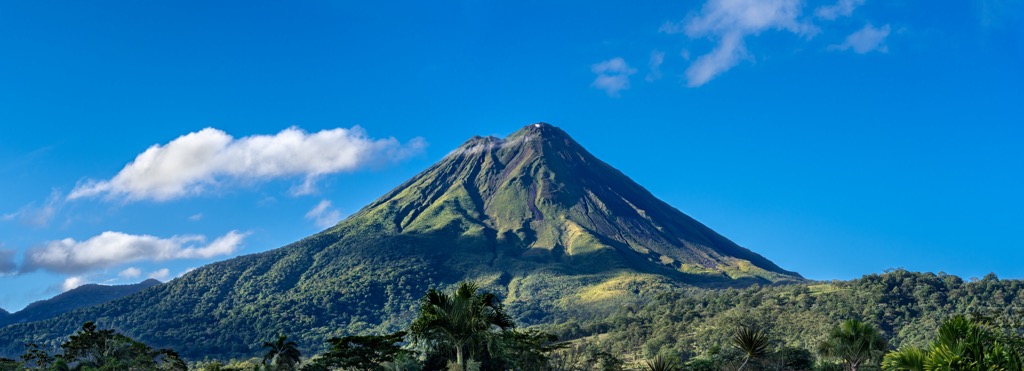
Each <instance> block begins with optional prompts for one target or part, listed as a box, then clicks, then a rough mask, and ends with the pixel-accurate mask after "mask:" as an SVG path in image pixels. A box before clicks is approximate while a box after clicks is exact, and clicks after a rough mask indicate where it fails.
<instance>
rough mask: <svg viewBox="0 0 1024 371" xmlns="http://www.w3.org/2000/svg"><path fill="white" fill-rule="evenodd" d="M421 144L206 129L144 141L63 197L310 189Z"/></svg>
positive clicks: (356, 130) (341, 133) (328, 133)
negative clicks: (130, 156) (132, 154)
mask: <svg viewBox="0 0 1024 371" xmlns="http://www.w3.org/2000/svg"><path fill="white" fill-rule="evenodd" d="M425 146H426V143H425V141H424V140H423V139H422V138H415V139H413V140H411V141H409V142H407V143H405V144H402V143H400V142H399V141H398V140H397V139H395V138H386V139H374V138H370V137H368V136H367V135H366V132H365V131H364V130H363V129H362V128H360V127H358V126H357V127H353V128H351V129H342V128H338V129H332V130H323V131H319V132H316V133H306V132H305V131H303V130H302V129H299V128H296V127H291V128H288V129H285V130H283V131H281V132H280V133H277V134H275V135H253V136H248V137H242V138H237V139H236V138H234V137H232V136H231V135H228V134H227V133H225V132H224V131H221V130H218V129H214V128H206V129H203V130H200V131H198V132H193V133H189V134H186V135H183V136H180V137H178V138H177V139H174V140H172V141H170V142H169V143H167V144H164V145H160V144H157V145H153V146H151V147H149V149H147V150H146V151H145V152H143V153H141V154H139V155H138V156H137V157H136V158H135V160H134V161H132V162H131V163H129V164H127V165H125V167H124V168H123V169H121V171H120V172H118V173H117V175H115V176H114V177H113V178H111V179H109V180H87V181H85V182H83V183H80V184H79V185H78V186H77V187H75V189H74V190H72V191H71V193H70V194H69V195H68V197H67V198H68V199H69V200H74V199H79V198H89V197H105V198H107V199H121V200H125V201H139V200H155V201H167V200H173V199H178V198H183V197H189V196H195V195H199V194H203V193H206V192H207V191H210V190H212V189H216V188H218V187H221V186H224V185H232V184H247V183H253V182H260V181H267V180H271V179H275V178H290V177H301V178H304V182H303V184H304V185H303V186H302V187H301V188H302V189H304V190H307V191H308V190H310V189H313V183H314V182H315V181H316V179H317V178H318V177H321V176H323V175H326V174H334V173H339V172H345V171H353V170H357V169H360V168H363V167H366V166H373V165H380V164H385V163H389V162H393V161H398V160H402V159H405V158H407V157H409V156H412V155H415V154H417V153H420V152H421V151H422V149H423V148H424V147H425ZM300 191H301V190H300ZM296 193H301V192H296Z"/></svg>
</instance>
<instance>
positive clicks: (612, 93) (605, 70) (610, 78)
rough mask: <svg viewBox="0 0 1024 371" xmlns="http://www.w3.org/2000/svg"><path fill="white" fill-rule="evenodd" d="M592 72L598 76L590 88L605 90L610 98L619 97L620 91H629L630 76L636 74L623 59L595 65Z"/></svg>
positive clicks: (614, 59)
mask: <svg viewBox="0 0 1024 371" xmlns="http://www.w3.org/2000/svg"><path fill="white" fill-rule="evenodd" d="M590 70H591V71H592V72H594V73H595V74H597V77H596V78H594V82H593V83H591V84H590V86H592V87H594V88H596V89H600V90H604V91H605V93H608V96H609V97H618V96H619V92H620V91H622V90H626V89H629V76H631V75H633V74H635V73H636V69H635V68H632V67H629V65H628V64H626V61H625V60H624V59H622V58H621V57H615V58H612V59H609V60H606V61H604V62H601V63H598V64H595V65H593V66H591V67H590Z"/></svg>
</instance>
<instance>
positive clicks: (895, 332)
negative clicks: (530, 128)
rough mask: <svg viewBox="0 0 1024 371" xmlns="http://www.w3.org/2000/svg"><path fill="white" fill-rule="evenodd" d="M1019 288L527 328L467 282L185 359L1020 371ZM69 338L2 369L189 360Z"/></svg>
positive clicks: (812, 291)
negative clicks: (224, 355)
mask: <svg viewBox="0 0 1024 371" xmlns="http://www.w3.org/2000/svg"><path fill="white" fill-rule="evenodd" d="M638 287H644V286H638ZM1022 290H1024V282H1022V281H1017V280H1000V279H998V278H997V277H996V276H995V275H991V274H990V275H988V276H986V277H984V278H982V279H971V280H970V281H964V280H963V279H961V278H959V277H956V276H952V275H945V274H932V273H914V272H908V271H905V270H893V271H889V272H886V273H884V274H872V275H868V276H864V277H862V278H860V279H857V280H852V281H833V282H829V283H821V282H818V283H806V284H789V285H779V286H764V287H761V286H752V287H748V288H742V289H722V290H707V289H696V288H687V289H677V290H666V292H660V293H652V294H651V295H650V296H649V297H650V299H649V300H647V301H646V303H641V304H627V305H623V306H621V307H620V308H618V309H617V310H615V311H614V312H613V313H612V314H611V315H610V316H600V317H597V316H594V317H577V316H573V317H564V318H551V319H552V321H551V322H550V323H548V324H542V325H535V326H529V327H525V328H524V327H517V326H516V323H515V321H514V319H513V316H512V315H510V313H509V311H508V310H507V309H506V308H505V307H504V306H503V305H502V300H501V298H500V297H498V296H497V295H495V294H493V293H490V292H488V291H487V290H486V289H485V288H477V287H476V286H475V285H474V284H462V285H460V286H458V287H456V288H454V289H453V290H452V291H451V292H448V291H435V290H433V289H431V290H429V291H428V292H427V293H426V295H424V296H423V297H422V298H421V299H420V300H419V307H418V308H416V309H415V310H414V311H413V312H412V313H410V318H413V320H412V321H411V322H410V323H408V324H407V325H406V326H405V328H404V329H403V330H402V331H398V332H393V333H384V334H355V333H353V334H348V335H346V336H341V337H334V338H331V339H330V340H329V341H327V342H326V343H325V344H323V347H321V348H317V349H301V348H300V347H299V346H298V344H296V343H295V342H292V341H290V340H289V338H288V336H295V335H296V334H281V336H280V337H277V338H273V339H266V340H267V341H266V342H264V343H263V344H262V345H263V347H262V350H261V351H260V352H258V353H257V354H251V355H250V356H249V357H250V358H244V357H243V358H242V359H234V360H226V359H221V360H215V359H210V358H206V359H189V360H187V361H190V362H191V363H189V368H192V369H202V370H245V369H248V370H307V371H317V370H336V369H352V370H384V369H389V370H419V369H428V370H436V369H449V370H503V369H515V370H583V369H605V370H620V369H645V370H682V369H687V370H725V369H729V370H731V369H741V368H742V369H746V370H757V369H760V370H812V369H813V370H834V369H843V368H845V369H848V370H851V371H852V370H857V369H861V370H870V369H879V368H882V369H886V370H938V369H945V370H960V369H964V370H968V369H970V370H973V369H992V370H996V369H1010V370H1019V369H1021V363H1020V357H1021V354H1022V352H1024V341H1022V339H1024V320H1022V319H1024V317H1022V316H1021V313H1020V312H1019V308H1021V305H1022V304H1024V295H1021V294H1022ZM580 313H583V312H580ZM69 335H71V334H69ZM66 339H67V340H65V342H64V343H63V344H61V345H60V346H59V347H53V346H49V347H48V346H46V345H39V344H34V343H32V344H23V347H22V348H23V351H24V354H23V355H22V356H21V357H20V358H19V359H18V360H13V359H8V360H4V361H3V363H0V369H80V370H89V369H103V370H121V369H124V370H129V369H131V370H134V369H170V370H177V369H184V368H185V367H186V366H185V362H184V361H182V360H180V359H179V357H178V354H177V353H175V352H174V351H172V350H168V349H160V350H155V349H153V348H150V347H149V346H147V345H145V344H142V343H139V342H137V341H135V340H132V339H131V338H129V337H127V336H124V335H121V334H119V333H116V332H114V331H113V330H97V329H96V326H95V325H94V324H92V323H86V324H85V325H84V326H83V327H82V328H81V329H80V330H78V331H77V332H75V334H74V335H71V336H70V337H68V338H66ZM83 339H86V340H83ZM89 339H91V340H89ZM87 340H88V341H87ZM850 344H856V346H851V345H850ZM226 346H229V345H226ZM83 348H84V350H83ZM118 349H120V351H118ZM124 349H136V350H138V352H141V353H138V354H142V356H140V357H135V358H132V359H133V360H125V359H121V358H118V357H119V356H118V354H133V353H132V352H131V351H128V352H125V351H124ZM75 352H78V353H75ZM119 352H120V353H119ZM83 354H84V356H83ZM76 357H77V358H76ZM83 357H84V358H83ZM103 362H108V363H109V365H107V364H105V363H103ZM132 362H142V363H139V364H142V365H143V366H131V365H132V364H133V363H132ZM943 365H945V366H943ZM943 367H944V368H943Z"/></svg>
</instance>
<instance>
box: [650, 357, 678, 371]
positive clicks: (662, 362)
mask: <svg viewBox="0 0 1024 371" xmlns="http://www.w3.org/2000/svg"><path fill="white" fill-rule="evenodd" d="M644 370H645V371H679V370H680V367H679V363H678V362H677V361H676V360H675V359H672V358H670V357H666V356H663V355H660V354H659V355H657V356H655V357H654V359H649V360H646V361H644Z"/></svg>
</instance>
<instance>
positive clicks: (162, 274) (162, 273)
mask: <svg viewBox="0 0 1024 371" xmlns="http://www.w3.org/2000/svg"><path fill="white" fill-rule="evenodd" d="M170 276H171V270H170V269H167V268H163V269H159V270H156V271H153V272H152V273H150V274H149V278H152V279H155V280H159V281H166V280H167V277H170Z"/></svg>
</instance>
